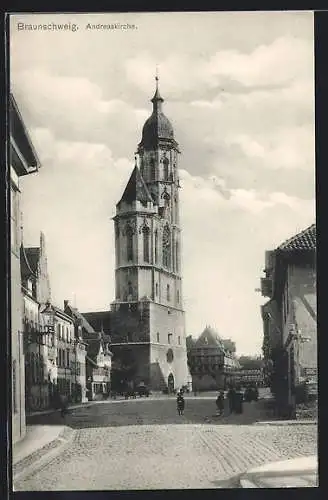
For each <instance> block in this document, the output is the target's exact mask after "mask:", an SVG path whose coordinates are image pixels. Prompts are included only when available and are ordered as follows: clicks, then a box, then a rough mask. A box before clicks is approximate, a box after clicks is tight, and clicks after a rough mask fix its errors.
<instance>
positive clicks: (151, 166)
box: [149, 158, 156, 181]
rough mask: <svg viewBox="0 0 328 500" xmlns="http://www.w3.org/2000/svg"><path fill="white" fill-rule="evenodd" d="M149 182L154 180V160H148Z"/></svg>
mask: <svg viewBox="0 0 328 500" xmlns="http://www.w3.org/2000/svg"><path fill="white" fill-rule="evenodd" d="M149 165H150V180H151V181H154V180H155V179H156V167H155V158H150V161H149Z"/></svg>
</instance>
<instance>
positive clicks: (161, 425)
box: [14, 398, 317, 491]
mask: <svg viewBox="0 0 328 500" xmlns="http://www.w3.org/2000/svg"><path fill="white" fill-rule="evenodd" d="M265 411H266V410H265V405H264V403H263V402H261V401H259V402H258V403H245V404H244V413H243V414H242V415H225V416H224V417H217V416H216V415H215V400H214V399H207V398H206V399H201V398H195V399H192V398H188V399H187V400H186V409H185V414H184V415H183V416H178V415H177V411H176V404H175V400H174V399H170V398H167V399H158V400H155V399H153V400H147V399H143V400H140V399H137V400H129V401H118V402H116V403H113V402H110V401H109V402H107V403H104V404H96V405H86V406H83V407H81V408H75V409H73V410H72V411H71V412H70V413H69V414H68V415H67V416H66V417H65V418H64V419H62V418H61V417H60V415H59V414H58V413H54V414H51V415H47V416H42V415H41V416H38V417H35V418H34V419H32V420H33V422H31V423H33V424H34V425H44V424H45V423H46V424H47V425H54V426H55V425H66V426H69V427H71V428H72V429H74V431H75V432H74V437H73V440H72V441H71V443H70V445H69V446H68V447H66V449H65V450H64V451H63V452H62V453H61V454H60V455H58V456H56V457H54V459H53V460H51V462H50V463H48V464H47V465H45V466H43V467H42V468H41V469H38V470H36V471H34V472H32V473H30V474H28V475H26V476H24V477H22V478H19V479H18V480H17V481H15V484H14V490H15V491H22V490H23V491H33V490H39V491H49V490H129V489H172V488H174V489H180V488H196V489H198V488H220V487H223V486H222V485H223V484H224V481H225V480H226V479H228V478H230V477H232V476H234V475H236V474H237V473H239V472H243V471H245V470H246V469H247V468H249V467H253V466H257V465H261V464H263V463H265V462H270V461H274V460H281V459H284V458H292V457H296V456H302V455H310V454H313V453H316V450H317V427H316V425H290V426H289V425H285V426H274V425H266V424H261V425H252V424H253V423H255V422H256V421H259V420H262V421H263V420H265ZM270 420H271V415H270Z"/></svg>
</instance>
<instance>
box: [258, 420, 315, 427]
mask: <svg viewBox="0 0 328 500" xmlns="http://www.w3.org/2000/svg"><path fill="white" fill-rule="evenodd" d="M317 424H318V421H317V420H273V421H267V422H266V421H265V420H264V421H262V422H254V423H253V425H280V426H282V425H317Z"/></svg>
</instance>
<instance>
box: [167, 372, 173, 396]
mask: <svg viewBox="0 0 328 500" xmlns="http://www.w3.org/2000/svg"><path fill="white" fill-rule="evenodd" d="M167 385H168V390H169V393H172V392H173V391H174V377H173V374H172V373H170V375H169V376H168V379H167Z"/></svg>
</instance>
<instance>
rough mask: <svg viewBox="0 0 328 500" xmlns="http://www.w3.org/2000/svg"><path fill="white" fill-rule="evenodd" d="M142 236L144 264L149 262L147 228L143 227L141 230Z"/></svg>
mask: <svg viewBox="0 0 328 500" xmlns="http://www.w3.org/2000/svg"><path fill="white" fill-rule="evenodd" d="M142 236H143V257H144V262H150V257H149V254H150V252H149V227H147V226H144V227H143V228H142Z"/></svg>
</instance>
